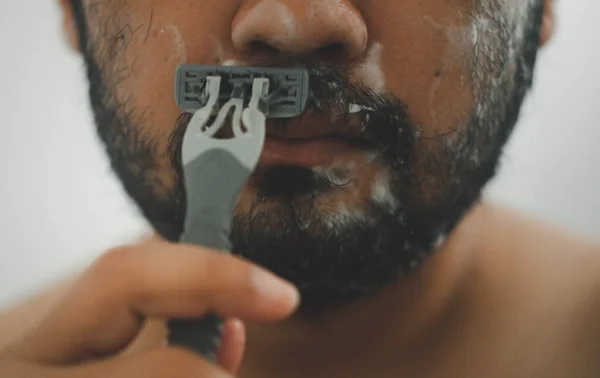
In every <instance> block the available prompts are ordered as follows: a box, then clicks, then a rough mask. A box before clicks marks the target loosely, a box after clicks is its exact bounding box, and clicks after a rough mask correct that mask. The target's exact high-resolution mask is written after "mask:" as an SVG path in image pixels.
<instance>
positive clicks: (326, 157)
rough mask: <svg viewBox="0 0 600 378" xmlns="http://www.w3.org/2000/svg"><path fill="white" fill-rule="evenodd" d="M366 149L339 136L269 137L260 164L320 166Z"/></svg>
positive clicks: (330, 163)
mask: <svg viewBox="0 0 600 378" xmlns="http://www.w3.org/2000/svg"><path fill="white" fill-rule="evenodd" d="M357 152H359V153H360V152H362V153H364V150H362V149H360V148H358V147H355V146H353V145H351V144H350V143H348V142H346V141H344V140H341V139H339V138H314V139H283V138H277V137H267V138H266V140H265V144H264V146H263V150H262V154H261V157H260V163H259V164H260V165H263V166H273V165H291V166H299V167H318V166H328V165H332V164H333V163H334V162H335V161H336V160H338V159H340V158H344V157H345V156H348V155H350V154H353V153H357Z"/></svg>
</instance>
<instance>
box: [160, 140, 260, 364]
mask: <svg viewBox="0 0 600 378" xmlns="http://www.w3.org/2000/svg"><path fill="white" fill-rule="evenodd" d="M250 173H251V172H250V171H249V169H248V168H247V167H245V166H244V165H242V164H241V163H240V162H239V161H238V159H237V158H236V157H235V156H234V155H233V154H231V153H230V152H228V151H226V150H223V149H212V150H209V151H206V152H205V153H203V154H201V155H199V156H198V157H196V158H195V159H193V160H191V161H190V162H188V163H187V164H185V165H184V176H185V188H186V198H187V214H186V219H185V223H184V232H183V234H182V236H181V238H180V242H181V243H187V244H194V245H201V246H205V247H209V248H212V249H216V250H219V251H222V252H223V253H229V251H230V250H231V243H230V241H229V233H230V230H231V220H232V213H233V210H234V209H235V206H236V205H237V201H238V198H239V194H240V193H241V191H242V189H243V187H244V184H245V182H246V180H247V178H248V177H249V175H250ZM167 326H168V329H169V337H168V340H169V344H171V345H174V346H182V347H185V348H187V349H190V350H192V351H194V352H196V353H199V354H201V355H202V356H204V357H206V358H207V359H209V360H211V361H213V362H214V361H215V360H216V357H217V351H218V349H219V346H220V343H221V336H222V333H223V319H222V318H221V317H219V316H218V315H216V314H208V315H206V316H204V317H203V318H200V319H170V320H169V321H168V323H167Z"/></svg>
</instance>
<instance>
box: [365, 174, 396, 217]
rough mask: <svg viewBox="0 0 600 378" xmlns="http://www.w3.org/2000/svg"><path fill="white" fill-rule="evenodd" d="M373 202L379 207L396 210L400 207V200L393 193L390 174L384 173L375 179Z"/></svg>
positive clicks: (372, 193)
mask: <svg viewBox="0 0 600 378" xmlns="http://www.w3.org/2000/svg"><path fill="white" fill-rule="evenodd" d="M371 200H372V201H373V202H375V203H377V204H379V205H386V206H390V207H391V208H394V209H395V208H397V207H398V205H399V204H398V200H397V199H396V198H395V197H394V194H393V193H392V187H391V185H390V175H389V173H388V172H382V173H380V174H379V175H378V176H377V177H376V178H375V181H374V182H373V188H372V191H371Z"/></svg>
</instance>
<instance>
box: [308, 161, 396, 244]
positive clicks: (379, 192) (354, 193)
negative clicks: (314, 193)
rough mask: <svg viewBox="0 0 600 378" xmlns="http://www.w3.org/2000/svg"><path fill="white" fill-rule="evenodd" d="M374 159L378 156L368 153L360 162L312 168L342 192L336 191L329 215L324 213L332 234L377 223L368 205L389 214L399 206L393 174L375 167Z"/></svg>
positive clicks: (329, 207) (326, 212)
mask: <svg viewBox="0 0 600 378" xmlns="http://www.w3.org/2000/svg"><path fill="white" fill-rule="evenodd" d="M375 158H376V154H374V153H368V152H366V153H364V155H363V156H362V157H360V158H358V159H356V158H355V159H350V160H342V159H339V160H337V161H336V162H334V163H333V164H332V165H329V166H323V167H313V168H311V170H312V172H313V174H314V175H315V176H317V177H318V178H320V179H322V180H325V181H328V182H330V183H332V184H333V185H335V186H337V187H339V188H340V190H339V191H334V194H333V195H332V197H331V198H330V200H331V204H330V205H329V206H328V210H329V211H325V212H323V216H322V219H321V221H322V222H323V224H324V225H325V226H326V227H327V228H328V229H329V230H331V231H332V232H341V231H344V230H346V229H348V228H352V227H353V226H355V225H356V224H357V223H365V222H367V223H369V224H375V223H376V221H377V219H375V218H374V217H373V216H371V215H370V212H369V208H368V207H365V206H364V205H363V204H365V203H368V204H375V205H379V206H385V207H388V208H389V209H390V212H392V211H393V210H395V209H397V208H398V206H399V205H400V204H399V202H398V199H397V198H396V197H395V196H394V194H393V192H392V186H391V176H390V172H389V171H387V170H384V169H382V168H381V167H378V166H377V165H376V164H374V160H375ZM364 170H372V171H373V175H372V177H371V175H365V174H364V173H365V171H364ZM364 180H371V182H366V183H365V182H364ZM365 188H366V189H365ZM309 226H310V224H307V225H305V227H309Z"/></svg>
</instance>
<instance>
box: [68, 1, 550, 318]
mask: <svg viewBox="0 0 600 378" xmlns="http://www.w3.org/2000/svg"><path fill="white" fill-rule="evenodd" d="M542 3H543V2H542V1H537V0H536V1H528V2H527V5H526V6H525V7H526V9H525V10H524V13H525V15H518V17H509V15H508V14H507V11H506V9H505V8H507V7H508V6H506V5H504V6H501V5H499V3H498V2H496V1H495V0H489V1H484V2H482V5H481V7H480V9H479V10H478V11H480V12H482V13H484V14H485V15H486V16H487V17H489V18H491V19H492V20H493V21H494V22H493V25H495V26H494V27H491V28H490V27H489V25H488V26H483V25H477V24H476V25H475V29H476V30H475V31H476V32H477V36H478V39H477V42H476V43H475V45H474V48H475V49H476V50H477V51H476V53H474V58H473V65H472V66H473V69H472V73H471V74H472V82H473V92H474V95H475V106H474V109H473V111H472V114H471V117H470V120H469V122H468V123H467V124H465V125H455V126H456V127H454V128H453V130H454V132H452V133H450V134H447V135H439V136H437V137H434V138H427V139H425V138H422V137H420V135H421V133H420V129H421V126H420V125H418V124H417V123H416V122H415V121H414V120H413V118H412V117H411V115H410V109H409V108H408V107H407V106H406V103H405V102H404V101H402V99H399V98H396V97H395V96H393V95H391V94H381V93H374V92H372V91H369V90H368V89H366V88H362V87H360V86H356V85H353V84H350V83H349V80H348V79H347V75H346V74H345V73H344V71H343V70H341V69H340V67H335V66H315V67H311V68H310V72H311V86H312V87H313V90H314V91H317V92H319V93H320V94H321V95H322V96H321V98H323V99H324V100H325V101H329V102H331V103H335V102H336V101H339V100H340V99H341V100H342V101H344V96H345V95H346V94H348V93H352V94H353V102H355V103H358V104H359V105H362V106H364V107H365V108H368V109H371V110H370V111H369V121H368V123H367V124H366V125H365V128H364V129H365V132H364V134H363V135H361V136H360V138H361V139H360V140H361V141H363V142H365V143H368V145H369V146H370V147H371V148H374V149H375V150H376V151H377V156H376V162H377V164H378V165H379V166H381V167H384V168H385V169H386V170H387V171H388V172H389V176H390V188H391V192H392V194H393V205H392V204H390V203H381V202H376V201H370V200H365V201H364V202H363V203H361V204H360V208H361V213H362V214H364V215H365V216H361V217H353V216H352V215H350V216H347V217H346V219H345V221H344V227H331V225H328V224H327V223H326V222H325V221H324V217H323V214H321V213H319V212H318V211H317V210H316V208H317V206H316V202H317V201H319V198H320V195H322V194H324V193H327V192H330V191H333V190H343V189H340V188H339V184H337V183H336V182H334V180H332V179H328V178H327V177H326V176H325V177H324V176H318V175H315V174H314V172H312V171H310V170H308V169H304V168H299V167H277V168H272V169H269V170H266V171H265V172H262V174H261V179H260V180H259V181H258V182H257V183H256V184H255V185H256V189H257V193H258V195H257V198H256V200H255V205H257V206H256V207H255V208H254V209H259V208H260V206H258V205H260V204H261V203H264V201H271V202H274V201H275V202H276V203H277V206H276V207H274V208H273V210H271V211H268V212H265V211H259V210H251V211H249V212H247V213H244V214H239V215H236V216H235V218H234V220H233V227H232V233H231V241H232V245H233V253H235V254H238V255H241V256H244V257H245V258H247V259H250V260H252V261H254V262H256V263H257V264H259V265H262V266H264V267H266V268H268V269H270V270H271V271H273V272H274V273H276V274H278V275H280V276H281V277H283V278H286V279H288V280H290V281H292V282H293V283H294V284H296V285H297V286H298V288H299V289H300V291H301V293H302V307H303V308H304V309H312V310H314V309H318V308H322V307H323V306H324V305H329V304H332V303H335V302H338V301H347V300H354V299H356V298H360V297H362V296H365V295H369V294H371V293H373V292H375V291H377V290H379V289H381V288H383V287H385V286H386V285H388V284H389V283H391V282H394V281H396V280H398V279H399V278H400V277H402V276H405V275H407V274H409V273H411V272H413V271H414V270H415V269H417V268H418V267H419V266H420V265H421V264H422V262H423V261H424V260H425V259H426V257H427V256H428V255H430V254H431V253H432V251H434V250H435V249H436V246H438V245H439V244H440V243H441V242H442V241H443V240H444V239H445V237H446V236H447V235H448V234H449V233H450V232H451V231H452V230H453V229H454V228H455V227H456V225H457V224H458V222H459V221H460V219H461V218H462V217H463V216H464V215H465V214H466V213H467V212H468V211H469V209H471V208H472V206H473V205H474V204H475V203H476V202H477V201H478V200H479V198H480V196H481V193H482V190H483V188H484V187H485V185H486V184H487V182H488V181H489V180H490V179H491V178H492V177H493V176H494V174H495V171H496V167H497V165H498V161H499V159H500V157H501V154H502V148H503V146H504V145H505V143H506V141H507V140H508V138H509V136H510V134H511V132H512V130H513V128H514V126H515V124H516V122H517V119H518V116H519V112H520V108H521V105H522V102H523V99H524V97H525V95H526V93H527V91H528V90H529V88H530V87H531V85H532V79H533V75H532V72H533V68H534V65H535V61H536V56H537V50H538V46H539V43H538V41H539V31H540V25H541V20H542V15H543V4H542ZM74 10H75V14H76V17H77V20H78V25H79V30H80V43H81V46H82V47H84V48H83V50H84V52H85V53H84V56H85V62H86V67H87V75H88V79H89V84H90V91H89V94H90V100H91V104H92V109H93V113H94V117H95V121H96V125H97V131H98V135H99V137H100V139H101V141H102V142H103V144H104V146H105V148H106V152H107V154H108V156H109V158H110V161H111V164H112V167H113V169H114V171H115V172H116V174H117V176H118V177H119V178H120V180H121V182H122V184H123V186H124V188H125V190H126V192H127V193H128V194H129V195H130V196H131V198H132V199H133V200H134V201H135V202H136V203H137V205H138V206H139V208H140V210H141V212H142V213H143V214H144V216H145V217H146V218H147V219H148V221H149V222H150V224H151V225H152V226H153V228H154V229H155V230H156V232H158V233H159V234H160V235H161V236H163V237H164V238H166V239H167V240H171V241H177V240H178V239H179V236H180V235H181V233H182V229H183V221H184V217H185V209H186V203H185V188H184V186H183V180H182V168H181V163H180V158H179V156H180V148H181V139H182V135H183V131H184V130H185V127H186V126H187V122H188V121H189V117H188V116H185V115H184V116H181V117H180V118H179V119H178V120H177V121H176V122H175V127H174V129H173V132H172V133H171V135H170V143H169V145H170V147H169V151H168V155H169V158H170V159H169V160H170V167H171V170H172V172H173V175H174V185H167V184H165V182H164V181H163V180H161V179H160V174H159V172H160V170H161V168H162V167H164V164H165V162H164V155H165V152H164V151H159V149H158V145H159V143H158V140H157V138H158V136H155V135H150V134H149V133H147V132H143V131H142V130H144V129H145V128H142V127H140V125H139V123H138V122H136V120H135V119H133V118H132V117H128V116H127V114H123V112H120V111H119V106H118V105H115V103H114V100H113V101H110V100H109V99H113V96H112V91H114V88H112V87H111V86H110V85H109V84H108V81H107V80H106V78H107V76H106V73H105V71H106V70H103V69H102V67H103V64H101V63H99V62H98V59H96V58H97V56H98V55H97V54H94V43H93V42H94V41H90V40H89V39H88V35H87V31H86V22H85V15H84V11H83V9H82V8H81V5H80V4H78V2H75V3H74ZM107 59H108V58H107ZM161 159H162V160H161ZM432 180H434V181H435V188H436V189H435V190H433V191H432V190H431V185H430V183H431V182H432ZM311 193H312V194H313V195H312V196H311ZM425 193H426V194H425ZM310 201H313V202H312V203H311V202H310ZM333 216H334V219H335V216H336V214H333ZM307 223H310V226H309V227H307V226H306V224H307Z"/></svg>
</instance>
